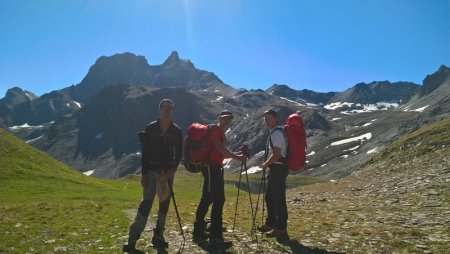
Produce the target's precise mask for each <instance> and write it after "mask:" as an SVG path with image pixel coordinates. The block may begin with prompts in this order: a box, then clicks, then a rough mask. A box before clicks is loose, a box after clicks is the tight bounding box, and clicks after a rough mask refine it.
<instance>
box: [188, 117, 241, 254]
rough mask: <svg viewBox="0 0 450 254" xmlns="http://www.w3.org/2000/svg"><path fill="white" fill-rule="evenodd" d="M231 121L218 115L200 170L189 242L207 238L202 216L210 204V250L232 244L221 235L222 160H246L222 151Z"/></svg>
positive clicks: (222, 201)
mask: <svg viewBox="0 0 450 254" xmlns="http://www.w3.org/2000/svg"><path fill="white" fill-rule="evenodd" d="M232 120H233V114H232V113H231V112H230V111H228V110H224V111H221V112H220V114H219V123H218V125H217V126H214V127H212V128H211V132H210V134H209V136H208V139H207V145H206V147H207V149H208V152H209V154H208V155H209V156H208V159H209V165H208V166H207V167H203V168H202V174H203V191H202V197H201V199H200V203H199V204H198V208H197V212H196V217H195V218H196V219H195V222H194V231H193V238H194V241H199V240H206V239H207V238H208V235H207V233H206V222H205V216H206V213H207V212H208V209H209V206H210V205H211V204H212V209H211V227H210V235H209V242H210V244H211V245H213V246H216V245H223V246H225V247H227V246H231V244H232V243H231V241H230V240H227V239H225V238H224V237H223V234H222V213H223V205H224V203H225V190H224V180H223V173H224V169H223V164H222V163H223V160H224V159H225V158H233V159H235V160H239V161H241V162H243V161H245V160H246V157H245V155H243V154H242V152H230V151H229V150H227V148H225V145H226V137H225V131H226V130H227V129H228V127H229V126H230V123H231V121H232Z"/></svg>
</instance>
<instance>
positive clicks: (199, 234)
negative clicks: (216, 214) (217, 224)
mask: <svg viewBox="0 0 450 254" xmlns="http://www.w3.org/2000/svg"><path fill="white" fill-rule="evenodd" d="M208 237H209V235H208V233H207V232H206V223H205V222H194V231H193V232H192V238H193V240H194V241H199V240H206V239H208Z"/></svg>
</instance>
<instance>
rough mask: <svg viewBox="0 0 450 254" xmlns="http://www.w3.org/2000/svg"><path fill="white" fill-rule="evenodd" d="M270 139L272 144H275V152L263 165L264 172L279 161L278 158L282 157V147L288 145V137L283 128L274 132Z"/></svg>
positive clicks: (273, 148)
mask: <svg viewBox="0 0 450 254" xmlns="http://www.w3.org/2000/svg"><path fill="white" fill-rule="evenodd" d="M270 139H271V141H272V145H273V147H272V150H273V152H272V154H271V155H270V156H269V157H268V158H267V160H266V161H265V162H264V163H263V165H262V168H263V171H264V172H265V171H266V169H267V168H268V167H269V166H270V165H272V164H273V163H275V162H277V161H278V159H280V157H281V147H284V146H286V145H287V143H286V138H285V136H284V134H283V132H282V131H281V130H279V131H275V132H273V133H272V134H271V137H270Z"/></svg>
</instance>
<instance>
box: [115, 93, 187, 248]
mask: <svg viewBox="0 0 450 254" xmlns="http://www.w3.org/2000/svg"><path fill="white" fill-rule="evenodd" d="M173 109H174V103H173V102H172V101H171V100H169V99H164V100H162V101H161V102H160V104H159V115H160V118H159V119H158V120H156V121H154V122H152V123H150V124H149V125H148V126H147V127H146V128H145V132H144V133H143V135H141V136H140V139H141V144H142V160H141V163H142V177H141V185H142V187H143V188H144V189H143V199H142V201H141V203H140V205H139V208H138V210H137V214H136V218H135V219H134V222H133V224H132V225H131V227H130V232H129V235H128V243H127V244H125V245H124V246H123V251H125V252H133V251H135V250H136V248H135V247H136V241H137V240H138V239H139V237H140V235H141V233H142V231H143V230H144V228H145V225H146V224H147V220H148V217H149V214H150V210H151V208H152V205H153V200H154V199H155V195H157V196H158V201H159V211H158V220H157V221H156V227H155V228H154V230H153V231H154V232H153V238H152V244H153V246H154V247H157V248H167V247H168V243H167V242H166V241H165V239H164V235H163V233H164V229H165V224H166V215H167V212H168V210H169V205H170V197H171V196H170V188H169V186H168V184H170V185H171V186H172V185H173V179H174V174H175V171H176V170H177V166H178V164H179V163H180V160H181V152H182V151H181V149H182V142H183V140H182V134H181V129H180V128H179V127H178V126H177V125H176V124H174V123H173V122H172V120H171V119H172V113H173Z"/></svg>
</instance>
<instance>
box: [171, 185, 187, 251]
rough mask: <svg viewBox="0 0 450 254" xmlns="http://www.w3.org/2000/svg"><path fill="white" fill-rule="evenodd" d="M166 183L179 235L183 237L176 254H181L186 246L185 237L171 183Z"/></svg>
mask: <svg viewBox="0 0 450 254" xmlns="http://www.w3.org/2000/svg"><path fill="white" fill-rule="evenodd" d="M167 183H168V184H169V190H170V196H172V201H173V206H174V207H175V213H176V215H177V219H178V226H180V230H181V235H182V236H183V242H182V243H181V246H180V248H179V249H178V252H177V253H181V252H183V250H184V246H185V244H186V237H185V236H184V231H183V225H182V224H181V217H180V213H179V212H178V206H177V202H176V201H175V194H174V193H173V188H172V184H171V183H172V181H170V180H167Z"/></svg>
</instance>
